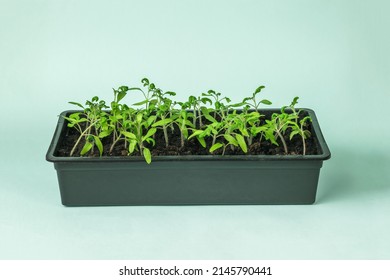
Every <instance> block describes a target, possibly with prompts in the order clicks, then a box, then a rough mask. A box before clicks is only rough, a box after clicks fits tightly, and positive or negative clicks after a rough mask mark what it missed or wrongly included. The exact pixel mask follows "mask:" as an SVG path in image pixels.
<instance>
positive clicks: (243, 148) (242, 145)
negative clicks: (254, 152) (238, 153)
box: [236, 134, 248, 153]
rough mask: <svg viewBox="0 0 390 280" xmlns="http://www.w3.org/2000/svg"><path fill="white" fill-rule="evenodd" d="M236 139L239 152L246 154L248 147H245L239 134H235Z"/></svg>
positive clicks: (243, 140)
mask: <svg viewBox="0 0 390 280" xmlns="http://www.w3.org/2000/svg"><path fill="white" fill-rule="evenodd" d="M236 139H237V142H238V145H239V146H240V148H241V150H242V151H243V152H244V153H247V152H248V147H247V145H246V142H245V139H244V137H243V136H242V135H241V134H236Z"/></svg>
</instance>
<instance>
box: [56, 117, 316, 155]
mask: <svg viewBox="0 0 390 280" xmlns="http://www.w3.org/2000/svg"><path fill="white" fill-rule="evenodd" d="M267 117H269V116H267V115H266V117H265V118H267ZM302 117H304V116H302ZM263 121H264V120H263ZM306 129H307V130H309V131H310V132H311V134H312V135H311V137H309V138H308V139H306V140H305V142H306V155H316V154H318V144H317V140H316V137H315V134H314V130H313V128H312V125H311V123H309V124H308V125H307V127H306ZM288 135H289V131H287V133H286V136H285V141H286V143H287V147H288V154H289V155H302V153H303V144H302V138H301V137H300V136H299V135H295V136H294V137H293V139H292V140H291V141H290V139H289V137H288ZM79 136H80V134H79V132H77V131H76V130H75V129H74V128H68V127H66V128H65V131H63V133H62V136H61V137H60V142H59V145H58V148H57V151H56V153H55V156H59V157H69V156H70V151H71V150H72V148H73V146H74V145H75V143H76V141H77V139H78V138H79ZM111 140H112V137H110V136H108V137H105V138H103V139H102V140H101V141H102V144H103V146H104V152H103V156H128V145H127V143H125V141H119V142H118V143H117V144H116V145H115V147H114V149H113V151H112V152H111V153H110V152H109V150H110V147H111V144H112V141H111ZM154 140H155V141H156V144H155V146H151V145H145V146H146V147H148V148H149V149H150V151H151V154H152V156H177V155H210V153H209V151H208V150H209V148H210V147H211V139H207V140H206V143H207V148H203V147H202V146H201V145H200V144H199V142H198V140H197V139H196V138H193V139H190V140H186V141H185V145H184V146H183V147H181V145H180V142H181V141H180V131H179V129H178V127H175V129H174V131H173V132H169V141H170V142H169V145H168V146H167V147H166V145H165V141H164V134H163V131H162V130H158V131H157V132H156V134H155V135H154ZM277 142H278V143H279V146H276V145H274V144H272V143H270V142H269V141H267V140H265V139H264V138H263V139H262V140H260V137H256V138H254V139H253V143H252V145H249V146H248V152H247V153H246V154H245V153H244V152H243V151H241V149H239V148H235V149H231V148H230V147H227V148H226V150H225V155H285V152H284V149H283V145H282V143H281V141H280V139H278V141H277ZM84 144H85V140H84V139H82V140H81V141H80V143H79V145H78V147H77V148H76V150H75V152H74V155H73V156H75V157H79V156H80V151H81V149H82V147H83V146H84ZM213 154H214V155H220V154H222V148H220V149H218V150H216V151H214V153H213ZM139 155H140V154H139V152H137V151H134V153H132V154H131V155H130V156H139ZM85 156H95V157H99V152H98V150H97V148H96V147H95V148H94V149H93V150H91V151H90V152H89V153H88V154H87V155H85Z"/></svg>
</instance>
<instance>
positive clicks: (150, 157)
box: [143, 148, 152, 164]
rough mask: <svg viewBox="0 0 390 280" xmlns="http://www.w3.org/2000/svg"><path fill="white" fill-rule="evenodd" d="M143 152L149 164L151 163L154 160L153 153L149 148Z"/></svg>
mask: <svg viewBox="0 0 390 280" xmlns="http://www.w3.org/2000/svg"><path fill="white" fill-rule="evenodd" d="M143 154H144V158H145V161H146V162H147V164H150V163H151V162H152V155H151V154H150V150H149V149H148V148H144V149H143Z"/></svg>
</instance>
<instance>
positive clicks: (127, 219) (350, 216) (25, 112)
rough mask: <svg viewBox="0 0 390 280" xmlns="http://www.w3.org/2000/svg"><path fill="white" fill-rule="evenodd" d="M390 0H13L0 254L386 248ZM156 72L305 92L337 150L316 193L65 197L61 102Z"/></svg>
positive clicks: (2, 40) (2, 87) (293, 252)
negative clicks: (271, 198)
mask: <svg viewBox="0 0 390 280" xmlns="http://www.w3.org/2000/svg"><path fill="white" fill-rule="evenodd" d="M389 13H390V4H389V2H388V1H386V0H383V1H381V0H361V1H352V0H351V1H348V0H341V1H340V0H337V1H336V0H330V1H322V0H297V1H287V0H285V1H265V0H256V1H255V0H243V1H238V0H236V1H232V0H225V1H220V0H213V1H206V0H197V1H189V0H161V1H157V0H156V1H150V0H149V1H132V0H129V1H125V0H122V1H121V0H110V1H86V0H84V1H75V0H66V1H65V0H57V1H49V0H46V1H45V0H35V1H28V0H25V1H18V0H8V1H7V0H0V104H1V114H0V258H1V259H389V258H390V218H389V216H390V215H389V214H390V183H389V180H390V152H389V150H390V144H389V139H390V129H389V122H390V118H389V115H388V107H389V104H390V102H389V101H390V97H389V95H390V82H389V81H390V54H389V50H390V36H389V27H390V17H389ZM143 77H148V78H149V79H150V80H151V81H153V82H155V83H156V84H157V86H159V87H160V88H162V89H163V90H171V91H175V92H177V93H178V98H179V99H185V98H187V97H188V96H189V95H197V94H200V93H202V92H204V91H207V90H209V89H215V90H218V91H220V92H222V93H223V94H224V95H226V96H230V97H231V98H232V99H233V100H234V101H240V100H241V99H242V98H243V97H244V96H247V95H250V94H251V93H252V92H253V90H254V89H255V88H257V87H258V86H259V85H265V86H266V89H265V90H264V92H263V97H264V98H267V99H270V100H272V101H273V103H274V104H273V106H274V107H278V106H282V105H287V104H289V102H290V101H291V100H292V98H293V97H295V96H300V103H299V106H301V107H307V108H311V109H314V110H315V112H316V114H317V117H318V119H319V122H320V125H321V128H322V131H323V133H324V136H325V138H326V140H327V142H328V145H329V147H330V149H331V152H332V158H331V160H329V161H327V162H325V163H324V166H323V168H322V171H321V176H320V183H319V190H318V196H317V202H316V204H314V205H311V206H187V207H183V206H176V207H174V206H169V207H89V208H88V207H81V208H66V207H64V206H62V205H61V203H60V197H59V191H58V184H57V178H56V173H55V170H54V168H53V166H52V164H50V163H48V162H46V161H45V153H46V150H47V148H48V146H49V143H50V141H51V137H52V134H53V132H54V128H55V125H56V122H57V119H58V117H57V116H58V114H59V113H60V112H62V111H64V110H67V109H71V108H73V107H72V106H71V105H70V104H68V103H67V102H68V101H78V102H84V101H85V100H86V99H89V98H91V97H92V96H94V95H99V96H100V97H101V98H103V99H106V100H110V98H112V88H113V87H118V86H121V85H129V86H140V85H141V84H140V80H141V79H142V78H143ZM126 98H127V101H128V102H129V103H130V102H133V101H135V100H137V96H136V94H135V93H134V96H128V97H126Z"/></svg>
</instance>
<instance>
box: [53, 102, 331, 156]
mask: <svg viewBox="0 0 390 280" xmlns="http://www.w3.org/2000/svg"><path fill="white" fill-rule="evenodd" d="M297 109H299V110H303V111H305V112H307V113H308V114H309V116H310V117H311V119H312V126H313V129H314V131H315V136H316V138H317V140H318V144H319V148H320V149H321V152H322V153H320V154H317V155H224V156H222V155H188V156H154V157H153V161H277V160H278V161H282V160H283V161H284V160H286V161H291V160H295V161H296V160H299V161H323V160H327V159H330V157H331V153H330V150H329V148H328V145H327V144H326V141H325V139H324V136H323V134H322V132H321V129H320V126H319V123H318V120H317V117H316V115H315V113H314V111H313V110H312V109H308V108H297ZM262 111H263V112H267V111H268V112H269V111H280V108H267V109H262ZM75 112H81V111H79V110H66V111H63V112H62V113H61V114H60V115H59V116H58V117H59V119H58V123H57V127H56V129H55V132H54V135H53V138H52V140H51V143H50V146H49V149H48V151H47V153H46V160H47V161H49V162H54V163H57V162H63V163H66V162H72V163H76V162H85V163H87V162H101V163H107V162H140V161H142V162H143V161H145V159H144V158H143V157H142V156H127V157H126V156H102V157H57V156H54V153H55V150H56V148H57V144H58V141H59V139H60V136H61V132H62V130H63V126H64V125H65V119H64V118H63V117H64V116H66V115H67V114H70V113H75Z"/></svg>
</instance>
